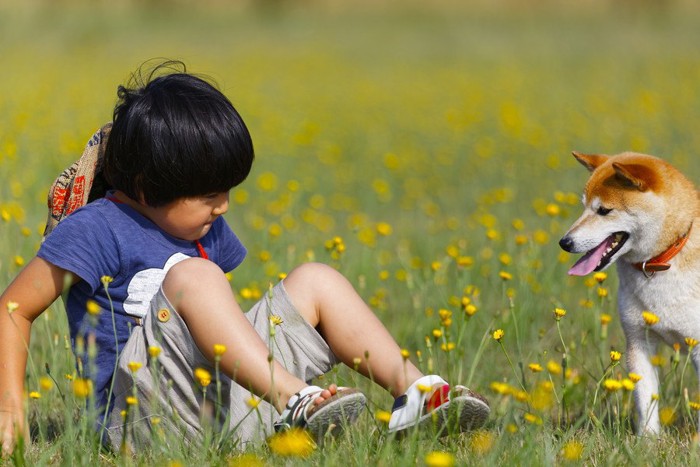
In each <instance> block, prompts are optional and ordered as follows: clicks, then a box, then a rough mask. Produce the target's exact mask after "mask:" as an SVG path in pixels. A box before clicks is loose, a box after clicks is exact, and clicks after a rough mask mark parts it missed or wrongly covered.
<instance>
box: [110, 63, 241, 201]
mask: <svg viewBox="0 0 700 467" xmlns="http://www.w3.org/2000/svg"><path fill="white" fill-rule="evenodd" d="M141 76H142V75H141V72H140V71H137V72H136V73H135V74H134V75H132V78H131V82H130V83H129V85H128V86H129V87H124V86H119V87H118V89H117V95H118V96H119V101H118V103H117V105H116V107H115V108H114V116H113V117H114V118H113V120H114V121H113V126H112V131H111V133H110V135H109V139H108V141H107V147H106V149H105V155H104V161H103V167H102V171H103V174H104V177H105V179H106V180H107V182H108V183H109V184H110V185H111V186H112V187H113V188H115V189H117V190H121V191H123V192H124V193H125V194H126V195H127V196H129V197H130V198H132V199H134V200H138V201H142V202H145V203H146V204H147V205H149V206H152V207H159V206H163V205H165V204H168V203H170V202H172V201H174V200H176V199H179V198H187V197H195V196H204V195H209V194H214V193H223V192H226V191H229V190H230V189H231V188H233V187H234V186H236V185H238V184H240V183H241V182H242V181H243V180H245V178H246V177H247V176H248V173H249V172H250V168H251V166H252V164H253V158H254V151H253V142H252V140H251V138H250V134H249V133H248V129H247V128H246V126H245V123H244V122H243V119H242V118H241V116H240V115H239V114H238V112H237V111H236V109H235V108H234V107H233V105H232V104H231V102H230V101H229V100H228V99H227V98H226V97H225V96H224V95H223V94H222V93H221V92H220V91H219V90H217V89H216V88H214V86H213V85H211V84H209V82H207V81H205V80H204V79H203V78H200V77H197V76H194V75H192V74H189V73H187V70H186V67H185V65H184V64H183V63H182V62H176V61H167V62H163V63H161V64H159V65H158V66H156V67H155V68H154V69H153V71H151V72H150V73H149V74H148V76H147V78H146V79H145V81H144V80H143V79H142V78H141Z"/></svg>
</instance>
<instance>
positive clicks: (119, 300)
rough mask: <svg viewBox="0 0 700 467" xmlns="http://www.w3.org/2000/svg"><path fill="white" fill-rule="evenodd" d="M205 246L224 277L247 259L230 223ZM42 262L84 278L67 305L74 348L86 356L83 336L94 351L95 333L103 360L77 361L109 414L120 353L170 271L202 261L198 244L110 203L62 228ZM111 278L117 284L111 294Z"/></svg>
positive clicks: (78, 214) (81, 212)
mask: <svg viewBox="0 0 700 467" xmlns="http://www.w3.org/2000/svg"><path fill="white" fill-rule="evenodd" d="M199 242H200V244H201V246H202V247H204V251H205V252H206V254H207V256H208V258H209V259H210V260H211V261H213V262H214V263H216V264H217V265H218V266H219V267H220V268H221V269H222V271H227V272H228V271H231V270H233V269H234V268H235V267H236V266H238V265H239V264H240V263H241V262H242V261H243V258H244V257H245V255H246V249H245V247H244V246H243V245H242V244H241V242H240V240H239V239H238V237H236V235H235V234H234V233H233V231H232V230H231V228H230V227H229V225H228V224H227V223H226V221H225V220H224V218H223V217H219V218H217V219H216V220H215V221H214V223H213V224H212V227H211V229H210V230H209V232H207V234H206V235H205V236H204V237H202V238H201V239H200V240H199ZM37 256H39V257H40V258H43V259H44V260H46V261H48V262H49V263H51V264H53V265H56V266H58V267H60V268H62V269H65V270H67V271H70V272H72V273H73V274H75V275H76V276H78V277H80V279H81V280H80V281H79V282H77V283H76V284H75V285H73V286H72V287H71V288H70V291H69V293H68V297H67V301H66V312H67V314H68V324H69V327H70V334H71V342H72V344H73V350H74V352H76V350H80V349H76V347H75V344H76V338H78V337H79V336H81V337H82V338H83V339H84V342H85V345H86V347H87V342H88V338H87V337H88V335H89V334H92V333H94V336H95V341H96V344H97V355H96V356H95V357H94V358H88V356H87V349H86V350H85V352H84V353H83V354H82V355H79V354H78V353H77V352H76V357H78V358H80V359H81V361H82V364H83V373H84V375H85V376H86V377H89V378H90V379H92V381H93V385H94V391H95V401H96V403H97V405H98V407H106V405H107V394H108V389H109V384H110V382H111V379H112V374H113V372H114V368H115V359H116V356H117V352H120V351H121V349H122V348H123V347H124V345H125V344H126V341H127V340H128V338H129V335H130V333H131V328H133V326H135V325H136V320H135V319H134V318H142V317H144V316H145V315H146V313H147V312H148V308H149V304H150V302H151V299H152V298H153V296H154V295H155V294H156V292H157V291H158V290H159V288H160V285H161V283H162V282H163V278H164V277H165V273H166V272H167V271H168V269H170V268H171V267H172V266H173V265H175V264H177V263H178V262H179V261H182V260H183V259H186V258H190V257H196V256H200V254H199V250H198V248H197V245H196V243H195V242H191V241H187V240H181V239H178V238H175V237H173V236H171V235H169V234H168V233H166V232H165V231H163V230H161V229H160V228H159V227H158V226H157V225H155V224H154V223H153V222H151V221H150V220H149V219H147V218H145V217H144V216H143V215H141V214H140V213H138V212H137V211H135V210H134V209H132V208H131V207H129V206H128V205H127V204H124V203H119V202H115V201H112V200H109V199H106V198H102V199H98V200H95V201H93V202H92V203H90V204H88V205H86V206H84V207H82V208H80V209H78V210H77V211H75V212H74V213H72V214H71V215H70V216H68V217H67V218H65V219H64V220H63V221H61V223H60V224H58V226H57V227H56V228H55V229H54V230H53V231H52V232H51V234H50V235H48V236H47V237H46V239H45V241H44V243H43V244H42V245H41V248H40V249H39V252H38V253H37ZM104 276H109V277H111V278H112V280H111V282H109V283H108V285H107V288H105V286H104V284H103V281H102V278H103V277H104ZM88 300H94V301H95V302H97V304H98V305H99V306H100V308H101V309H102V311H101V312H100V313H99V315H98V316H97V317H96V319H95V318H92V317H91V316H90V315H89V314H88V313H87V303H88ZM112 309H114V314H113V315H112V312H111V310H112ZM113 320H114V326H113V324H112V322H113ZM95 321H96V322H95ZM115 336H116V337H115Z"/></svg>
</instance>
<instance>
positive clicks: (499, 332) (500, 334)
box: [492, 329, 506, 342]
mask: <svg viewBox="0 0 700 467" xmlns="http://www.w3.org/2000/svg"><path fill="white" fill-rule="evenodd" d="M505 335H506V333H505V332H504V331H503V329H496V330H495V331H493V334H492V337H493V338H494V339H495V340H497V341H498V342H501V339H503V336H505Z"/></svg>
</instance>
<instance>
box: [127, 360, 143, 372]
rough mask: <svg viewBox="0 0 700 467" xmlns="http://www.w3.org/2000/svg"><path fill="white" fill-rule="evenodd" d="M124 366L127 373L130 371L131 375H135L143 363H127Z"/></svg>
mask: <svg viewBox="0 0 700 467" xmlns="http://www.w3.org/2000/svg"><path fill="white" fill-rule="evenodd" d="M126 366H127V367H128V368H129V371H131V372H132V373H136V372H137V371H139V369H140V368H141V367H142V366H143V363H141V362H129V363H128V364H127V365H126Z"/></svg>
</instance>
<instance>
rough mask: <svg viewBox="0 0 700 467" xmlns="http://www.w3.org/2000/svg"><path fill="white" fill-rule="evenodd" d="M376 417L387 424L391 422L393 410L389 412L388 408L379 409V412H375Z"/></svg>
mask: <svg viewBox="0 0 700 467" xmlns="http://www.w3.org/2000/svg"><path fill="white" fill-rule="evenodd" d="M374 418H375V419H376V420H377V421H378V422H380V423H383V424H385V425H388V424H389V420H391V412H387V411H386V410H377V413H375V414H374Z"/></svg>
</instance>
